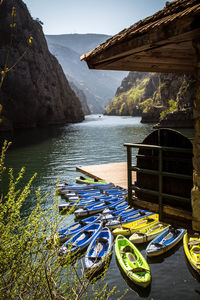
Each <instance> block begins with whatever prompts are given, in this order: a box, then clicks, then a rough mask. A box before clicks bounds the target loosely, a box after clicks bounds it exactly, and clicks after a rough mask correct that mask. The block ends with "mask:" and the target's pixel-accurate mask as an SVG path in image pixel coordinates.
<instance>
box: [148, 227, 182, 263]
mask: <svg viewBox="0 0 200 300" xmlns="http://www.w3.org/2000/svg"><path fill="white" fill-rule="evenodd" d="M184 234H185V229H183V228H178V229H174V228H172V229H171V228H168V229H166V230H165V231H164V232H163V233H161V234H159V235H158V236H157V237H156V238H154V239H153V240H152V241H151V242H150V243H149V244H148V246H147V248H146V254H147V256H149V257H152V256H158V255H161V254H163V253H165V252H167V251H169V250H170V249H171V248H173V247H174V246H175V245H176V244H178V242H180V241H181V239H182V238H183V236H184Z"/></svg>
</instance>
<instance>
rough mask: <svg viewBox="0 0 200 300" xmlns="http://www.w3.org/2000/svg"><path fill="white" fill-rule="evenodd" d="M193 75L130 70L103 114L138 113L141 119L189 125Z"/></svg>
mask: <svg viewBox="0 0 200 300" xmlns="http://www.w3.org/2000/svg"><path fill="white" fill-rule="evenodd" d="M193 97H194V79H193V78H192V77H190V76H186V75H179V74H158V73H139V72H130V73H129V74H128V76H127V77H126V78H124V79H123V81H122V83H121V86H120V87H119V88H118V89H117V91H116V94H115V98H114V99H113V100H112V101H111V102H110V103H109V105H108V106H107V107H106V110H105V114H108V115H129V116H142V120H141V122H143V123H159V124H158V126H170V127H193V107H192V105H193V104H192V103H193Z"/></svg>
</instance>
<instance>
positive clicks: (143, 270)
mask: <svg viewBox="0 0 200 300" xmlns="http://www.w3.org/2000/svg"><path fill="white" fill-rule="evenodd" d="M128 270H129V271H133V272H150V270H148V269H145V268H143V267H136V268H131V267H129V268H128Z"/></svg>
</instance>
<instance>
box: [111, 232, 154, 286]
mask: <svg viewBox="0 0 200 300" xmlns="http://www.w3.org/2000/svg"><path fill="white" fill-rule="evenodd" d="M115 254H116V259H117V261H118V263H119V265H120V267H121V268H122V270H123V271H124V273H125V275H126V276H127V277H128V278H129V279H130V280H131V281H133V282H134V283H135V284H137V285H139V286H141V287H144V288H145V287H147V286H149V284H150V282H151V272H150V268H149V265H148V263H147V261H146V260H145V258H144V257H143V255H142V254H141V252H140V251H139V250H138V249H137V248H136V246H135V245H134V244H132V243H131V242H130V241H129V240H128V239H127V238H126V237H125V236H123V235H118V236H117V237H116V240H115Z"/></svg>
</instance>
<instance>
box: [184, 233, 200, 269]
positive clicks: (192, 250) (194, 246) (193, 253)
mask: <svg viewBox="0 0 200 300" xmlns="http://www.w3.org/2000/svg"><path fill="white" fill-rule="evenodd" d="M183 248H184V252H185V255H186V257H187V259H188V261H189V263H190V265H191V266H192V268H193V269H194V270H196V271H197V272H198V273H200V234H199V233H193V234H189V233H188V232H186V233H185V234H184V237H183Z"/></svg>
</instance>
